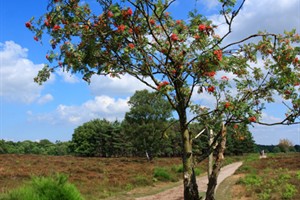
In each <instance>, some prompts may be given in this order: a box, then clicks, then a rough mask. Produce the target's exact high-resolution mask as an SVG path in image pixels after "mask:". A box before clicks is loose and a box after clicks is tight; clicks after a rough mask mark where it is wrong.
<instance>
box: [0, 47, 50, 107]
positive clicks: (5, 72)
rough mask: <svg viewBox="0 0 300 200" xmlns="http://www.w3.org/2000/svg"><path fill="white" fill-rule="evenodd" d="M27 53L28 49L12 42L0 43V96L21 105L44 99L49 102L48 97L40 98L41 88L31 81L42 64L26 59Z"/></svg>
mask: <svg viewBox="0 0 300 200" xmlns="http://www.w3.org/2000/svg"><path fill="white" fill-rule="evenodd" d="M27 52H28V49H26V48H22V47H21V46H20V45H18V44H16V43H15V42H13V41H6V42H5V43H0V62H1V65H0V77H1V90H0V96H1V97H2V98H3V99H5V100H8V101H16V102H23V103H32V102H34V101H41V102H45V100H46V98H48V100H50V99H49V95H48V96H47V97H41V91H42V89H43V86H39V85H38V84H37V83H35V82H34V81H33V78H34V77H35V76H36V75H37V73H38V71H39V70H40V69H41V68H42V67H43V64H34V63H33V62H32V61H30V60H29V59H27ZM53 79H54V77H53V76H52V77H51V80H53ZM39 98H41V99H39Z"/></svg>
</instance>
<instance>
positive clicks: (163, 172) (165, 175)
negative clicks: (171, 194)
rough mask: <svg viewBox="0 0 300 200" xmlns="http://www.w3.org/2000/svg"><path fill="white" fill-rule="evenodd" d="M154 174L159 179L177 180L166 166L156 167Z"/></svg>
mask: <svg viewBox="0 0 300 200" xmlns="http://www.w3.org/2000/svg"><path fill="white" fill-rule="evenodd" d="M153 176H154V178H156V179H157V180H159V181H175V180H174V178H173V177H172V175H171V173H170V172H169V171H168V170H167V169H166V168H162V167H156V168H154V175H153Z"/></svg>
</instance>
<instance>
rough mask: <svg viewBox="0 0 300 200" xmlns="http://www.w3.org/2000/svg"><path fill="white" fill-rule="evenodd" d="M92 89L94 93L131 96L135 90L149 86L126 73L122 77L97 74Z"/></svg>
mask: <svg viewBox="0 0 300 200" xmlns="http://www.w3.org/2000/svg"><path fill="white" fill-rule="evenodd" d="M147 81H148V82H151V81H150V80H147ZM90 89H91V91H92V93H93V94H94V95H109V96H111V95H126V96H131V95H133V93H134V92H135V91H137V90H143V89H149V87H148V86H146V85H145V84H144V83H142V82H140V81H139V80H137V79H136V78H134V77H132V76H130V75H124V76H121V78H112V77H110V76H96V75H95V76H93V77H92V78H91V84H90Z"/></svg>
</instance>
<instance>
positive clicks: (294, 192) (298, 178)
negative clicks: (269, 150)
mask: <svg viewBox="0 0 300 200" xmlns="http://www.w3.org/2000/svg"><path fill="white" fill-rule="evenodd" d="M256 157H258V156H256ZM231 180H235V181H236V184H235V185H233V187H231V188H232V189H231V198H228V199H242V200H247V199H249V200H250V199H251V200H257V199H259V200H282V199H283V200H285V199H286V200H288V199H290V200H299V199H300V154H299V153H291V154H277V155H276V154H275V155H271V156H269V157H268V158H265V159H253V160H250V161H246V162H245V163H244V165H243V166H242V167H241V168H240V169H239V170H238V171H237V172H236V175H235V176H234V177H232V179H231Z"/></svg>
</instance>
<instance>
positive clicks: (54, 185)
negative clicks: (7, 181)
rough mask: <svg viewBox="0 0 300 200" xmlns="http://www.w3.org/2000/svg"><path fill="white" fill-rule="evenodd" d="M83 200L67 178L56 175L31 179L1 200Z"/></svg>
mask: <svg viewBox="0 0 300 200" xmlns="http://www.w3.org/2000/svg"><path fill="white" fill-rule="evenodd" d="M58 199H59V200H83V198H82V197H81V194H80V193H79V191H78V190H77V189H76V187H75V186H74V185H73V184H71V183H69V182H68V177H67V176H65V175H61V174H57V175H56V176H53V177H33V178H32V179H31V181H30V182H28V183H26V184H25V185H24V186H22V187H20V188H17V189H15V190H12V191H11V192H9V193H8V194H7V195H5V196H4V197H2V198H1V200H58Z"/></svg>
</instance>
